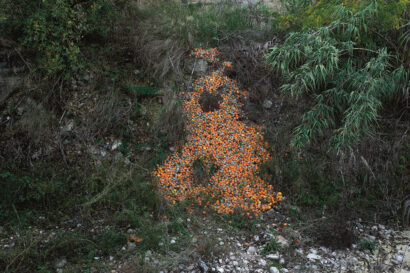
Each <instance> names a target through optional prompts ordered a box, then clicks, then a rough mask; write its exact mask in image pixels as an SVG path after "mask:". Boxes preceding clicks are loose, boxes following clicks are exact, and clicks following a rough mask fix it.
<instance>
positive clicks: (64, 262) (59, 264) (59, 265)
mask: <svg viewBox="0 0 410 273" xmlns="http://www.w3.org/2000/svg"><path fill="white" fill-rule="evenodd" d="M66 264H67V259H66V258H62V259H60V260H59V261H58V262H57V263H56V267H57V268H61V267H64V266H65V265H66Z"/></svg>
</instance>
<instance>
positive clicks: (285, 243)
mask: <svg viewBox="0 0 410 273" xmlns="http://www.w3.org/2000/svg"><path fill="white" fill-rule="evenodd" d="M276 241H278V243H279V244H281V246H282V247H287V246H288V245H289V242H288V240H286V239H285V237H283V236H282V235H279V236H278V237H276Z"/></svg>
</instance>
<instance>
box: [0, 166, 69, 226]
mask: <svg viewBox="0 0 410 273" xmlns="http://www.w3.org/2000/svg"><path fill="white" fill-rule="evenodd" d="M0 188H1V191H0V198H1V201H0V223H2V222H6V221H7V222H8V223H9V224H22V225H24V224H27V223H29V218H31V216H33V214H35V213H36V211H35V209H36V208H39V207H43V208H44V209H47V208H50V207H51V206H53V205H57V204H58V203H59V201H57V200H59V198H61V197H62V196H64V195H65V194H67V192H68V188H67V185H66V184H65V183H63V182H62V181H61V180H58V179H49V178H45V179H44V178H41V177H33V176H31V175H24V174H21V173H20V171H17V170H15V169H13V168H3V169H0Z"/></svg>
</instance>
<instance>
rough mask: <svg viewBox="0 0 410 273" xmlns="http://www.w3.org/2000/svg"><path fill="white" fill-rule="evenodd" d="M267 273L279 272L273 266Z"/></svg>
mask: <svg viewBox="0 0 410 273" xmlns="http://www.w3.org/2000/svg"><path fill="white" fill-rule="evenodd" d="M269 272H270V273H280V272H279V269H277V268H276V267H274V266H271V267H270V268H269Z"/></svg>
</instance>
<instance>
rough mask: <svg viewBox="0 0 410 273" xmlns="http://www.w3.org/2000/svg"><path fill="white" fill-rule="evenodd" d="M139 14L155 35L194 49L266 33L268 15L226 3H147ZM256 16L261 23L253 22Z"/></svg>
mask: <svg viewBox="0 0 410 273" xmlns="http://www.w3.org/2000/svg"><path fill="white" fill-rule="evenodd" d="M140 12H141V17H142V18H143V19H145V23H147V24H149V26H150V27H152V28H154V29H157V30H158V35H160V36H161V35H163V36H165V37H166V38H169V37H174V38H176V39H181V40H182V41H184V42H185V43H186V44H189V45H193V44H195V45H196V46H199V45H203V46H217V45H219V44H220V43H222V42H224V41H226V40H227V39H229V38H230V37H231V36H233V35H235V34H237V33H238V32H240V31H245V30H252V33H255V32H258V31H261V30H263V31H269V30H270V24H269V22H270V18H269V15H270V13H269V11H268V10H267V9H266V8H265V7H264V6H263V5H258V6H256V7H254V8H252V9H251V8H248V7H244V6H241V5H238V4H235V3H232V2H229V1H226V2H221V3H219V4H214V5H200V4H199V5H194V4H183V3H177V2H175V1H169V2H166V3H164V2H161V3H159V2H158V3H157V2H154V3H151V4H149V5H147V6H146V7H144V8H142V9H141V10H140ZM256 16H258V17H259V18H262V20H260V21H259V20H255V18H256ZM143 22H144V21H143ZM162 38H164V37H162Z"/></svg>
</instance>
